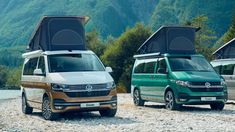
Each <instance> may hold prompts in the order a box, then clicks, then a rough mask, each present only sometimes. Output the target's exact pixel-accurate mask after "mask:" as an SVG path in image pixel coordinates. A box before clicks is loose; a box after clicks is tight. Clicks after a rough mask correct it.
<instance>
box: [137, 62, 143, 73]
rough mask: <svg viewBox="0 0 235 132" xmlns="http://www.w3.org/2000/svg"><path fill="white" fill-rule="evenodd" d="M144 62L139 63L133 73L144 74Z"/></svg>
mask: <svg viewBox="0 0 235 132" xmlns="http://www.w3.org/2000/svg"><path fill="white" fill-rule="evenodd" d="M144 64H145V63H144V62H142V63H139V64H138V65H137V66H136V67H135V70H134V72H135V73H143V72H144Z"/></svg>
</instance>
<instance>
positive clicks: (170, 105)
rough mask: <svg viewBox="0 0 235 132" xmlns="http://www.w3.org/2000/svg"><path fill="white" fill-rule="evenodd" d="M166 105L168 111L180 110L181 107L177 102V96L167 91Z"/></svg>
mask: <svg viewBox="0 0 235 132" xmlns="http://www.w3.org/2000/svg"><path fill="white" fill-rule="evenodd" d="M165 105H166V109H168V110H178V109H179V108H180V105H178V104H177V103H176V102H175V96H174V93H173V92H172V91H167V93H166V94H165Z"/></svg>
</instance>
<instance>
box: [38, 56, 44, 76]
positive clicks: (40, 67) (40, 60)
mask: <svg viewBox="0 0 235 132" xmlns="http://www.w3.org/2000/svg"><path fill="white" fill-rule="evenodd" d="M38 69H41V70H42V73H44V74H45V73H46V72H45V61H44V57H43V56H41V57H40V58H39V62H38Z"/></svg>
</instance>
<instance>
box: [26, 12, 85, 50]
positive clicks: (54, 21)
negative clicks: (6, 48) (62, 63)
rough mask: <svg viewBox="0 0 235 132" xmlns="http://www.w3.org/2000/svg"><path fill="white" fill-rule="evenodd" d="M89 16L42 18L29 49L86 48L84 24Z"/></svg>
mask: <svg viewBox="0 0 235 132" xmlns="http://www.w3.org/2000/svg"><path fill="white" fill-rule="evenodd" d="M88 20H89V17H48V16H45V17H43V18H42V19H41V21H40V23H39V25H38V27H37V29H36V31H35V32H34V34H33V35H32V38H31V40H30V42H29V47H28V50H30V51H35V50H43V51H54V50H86V45H85V30H84V25H85V24H86V23H87V22H88Z"/></svg>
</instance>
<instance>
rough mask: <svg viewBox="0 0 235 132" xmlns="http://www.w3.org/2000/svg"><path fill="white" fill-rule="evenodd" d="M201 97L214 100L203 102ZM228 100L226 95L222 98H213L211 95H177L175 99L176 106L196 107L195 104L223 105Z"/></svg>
mask: <svg viewBox="0 0 235 132" xmlns="http://www.w3.org/2000/svg"><path fill="white" fill-rule="evenodd" d="M202 97H214V98H216V100H212V101H209V100H208V101H204V100H202V99H201V98H202ZM227 100H228V95H227V94H224V95H222V96H213V95H204V96H190V95H188V94H186V93H179V94H178V97H177V99H176V102H177V103H178V104H188V105H196V104H213V103H217V102H223V103H225V102H226V101H227Z"/></svg>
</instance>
